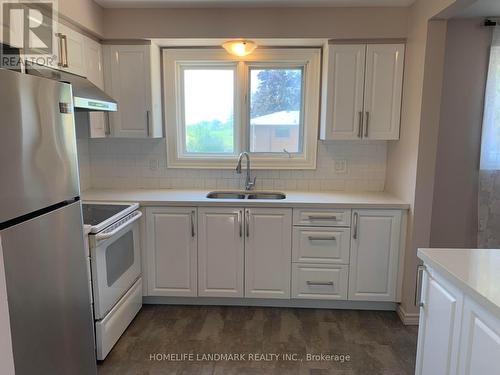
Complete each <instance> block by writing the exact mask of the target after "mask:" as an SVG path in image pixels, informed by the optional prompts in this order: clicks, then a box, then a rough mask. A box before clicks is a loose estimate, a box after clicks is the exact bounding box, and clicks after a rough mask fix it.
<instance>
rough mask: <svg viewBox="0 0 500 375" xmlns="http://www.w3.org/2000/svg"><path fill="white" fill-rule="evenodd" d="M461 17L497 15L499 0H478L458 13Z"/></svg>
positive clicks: (499, 12)
mask: <svg viewBox="0 0 500 375" xmlns="http://www.w3.org/2000/svg"><path fill="white" fill-rule="evenodd" d="M460 16H461V17H494V16H496V17H499V16H500V0H478V1H476V2H475V3H473V4H472V5H471V6H470V7H468V8H467V9H465V10H464V11H463V12H462V13H460Z"/></svg>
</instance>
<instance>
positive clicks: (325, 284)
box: [306, 281, 333, 286]
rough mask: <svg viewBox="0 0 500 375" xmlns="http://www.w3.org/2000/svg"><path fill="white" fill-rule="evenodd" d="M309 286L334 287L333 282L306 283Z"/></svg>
mask: <svg viewBox="0 0 500 375" xmlns="http://www.w3.org/2000/svg"><path fill="white" fill-rule="evenodd" d="M306 283H307V285H309V286H330V285H331V286H333V281H306Z"/></svg>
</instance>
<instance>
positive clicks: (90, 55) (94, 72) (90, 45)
mask: <svg viewBox="0 0 500 375" xmlns="http://www.w3.org/2000/svg"><path fill="white" fill-rule="evenodd" d="M83 45H84V48H85V53H84V56H85V76H86V77H87V79H88V80H89V81H90V82H92V83H93V84H94V85H96V86H97V87H99V88H100V89H103V90H104V70H103V60H102V46H101V45H100V44H99V43H98V42H96V41H95V40H92V39H90V38H87V37H84V44H83Z"/></svg>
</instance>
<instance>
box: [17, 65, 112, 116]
mask: <svg viewBox="0 0 500 375" xmlns="http://www.w3.org/2000/svg"><path fill="white" fill-rule="evenodd" d="M26 73H27V74H32V75H36V76H39V77H45V78H50V79H54V80H57V81H60V82H67V83H71V86H72V87H73V103H74V106H75V110H77V111H78V110H80V111H106V112H109V111H113V112H114V111H116V110H117V109H118V105H117V103H116V101H115V100H114V99H113V98H111V97H110V96H109V95H108V94H106V93H105V92H104V91H102V90H101V89H100V88H99V87H97V86H96V85H94V84H93V83H92V82H90V81H89V80H88V79H87V78H84V77H81V76H78V75H76V74H71V73H66V72H61V71H59V70H55V69H51V68H47V67H46V66H42V65H38V64H33V63H28V62H27V63H26Z"/></svg>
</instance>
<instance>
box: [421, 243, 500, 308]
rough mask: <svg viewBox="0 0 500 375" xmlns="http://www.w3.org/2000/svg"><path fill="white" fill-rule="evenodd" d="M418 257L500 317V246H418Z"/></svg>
mask: <svg viewBox="0 0 500 375" xmlns="http://www.w3.org/2000/svg"><path fill="white" fill-rule="evenodd" d="M418 257H419V258H420V259H422V260H423V261H424V263H425V264H427V265H429V266H430V267H432V268H433V269H435V270H436V271H437V272H439V273H440V274H442V275H443V276H444V277H445V278H446V279H448V280H450V281H451V282H452V283H453V284H455V285H457V286H458V287H459V288H460V289H461V290H463V291H464V292H465V293H467V294H469V295H471V297H472V298H474V299H475V300H476V301H477V302H479V303H480V304H482V305H483V306H485V307H486V308H487V309H488V310H490V311H492V312H493V313H495V314H496V315H497V316H499V317H500V249H418Z"/></svg>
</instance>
